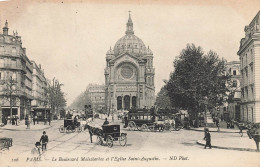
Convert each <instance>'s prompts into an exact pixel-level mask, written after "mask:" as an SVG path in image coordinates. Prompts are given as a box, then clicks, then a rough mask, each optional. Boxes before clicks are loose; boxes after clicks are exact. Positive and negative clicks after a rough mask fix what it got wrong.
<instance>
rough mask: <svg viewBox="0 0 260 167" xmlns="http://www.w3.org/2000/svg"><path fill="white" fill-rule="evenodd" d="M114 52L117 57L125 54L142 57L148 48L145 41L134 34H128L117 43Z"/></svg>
mask: <svg viewBox="0 0 260 167" xmlns="http://www.w3.org/2000/svg"><path fill="white" fill-rule="evenodd" d="M114 51H115V55H119V54H120V53H124V52H128V53H133V54H134V55H142V54H145V53H146V47H145V45H144V43H143V41H142V40H141V39H140V38H138V37H137V36H135V35H134V34H126V35H125V36H123V37H122V38H120V39H119V40H118V41H117V42H116V44H115V46H114Z"/></svg>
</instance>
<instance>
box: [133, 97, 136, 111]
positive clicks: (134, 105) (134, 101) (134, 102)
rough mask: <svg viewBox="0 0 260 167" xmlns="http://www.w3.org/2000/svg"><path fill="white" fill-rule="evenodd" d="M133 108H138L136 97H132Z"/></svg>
mask: <svg viewBox="0 0 260 167" xmlns="http://www.w3.org/2000/svg"><path fill="white" fill-rule="evenodd" d="M132 107H134V108H136V96H133V97H132Z"/></svg>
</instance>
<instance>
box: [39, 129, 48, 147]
mask: <svg viewBox="0 0 260 167" xmlns="http://www.w3.org/2000/svg"><path fill="white" fill-rule="evenodd" d="M48 141H49V139H48V136H47V135H46V132H45V131H43V135H42V137H41V139H40V142H42V151H43V148H44V149H45V150H46V146H47V143H48Z"/></svg>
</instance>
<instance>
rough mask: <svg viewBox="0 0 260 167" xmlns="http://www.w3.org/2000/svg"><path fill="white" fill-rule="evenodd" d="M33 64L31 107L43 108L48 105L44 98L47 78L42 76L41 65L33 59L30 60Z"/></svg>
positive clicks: (47, 83)
mask: <svg viewBox="0 0 260 167" xmlns="http://www.w3.org/2000/svg"><path fill="white" fill-rule="evenodd" d="M32 64H33V74H32V78H33V84H32V92H33V97H34V98H33V101H32V109H33V110H34V111H36V110H44V109H45V108H47V107H48V106H47V105H48V101H47V98H46V91H47V88H48V85H49V82H48V80H47V79H46V78H45V76H44V70H43V69H42V67H41V65H40V64H39V65H37V63H36V62H35V61H32Z"/></svg>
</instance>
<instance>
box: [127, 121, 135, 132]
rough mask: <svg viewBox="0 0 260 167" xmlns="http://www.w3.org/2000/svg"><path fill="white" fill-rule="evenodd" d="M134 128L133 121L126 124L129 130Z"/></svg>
mask: <svg viewBox="0 0 260 167" xmlns="http://www.w3.org/2000/svg"><path fill="white" fill-rule="evenodd" d="M135 127H136V125H135V123H134V122H133V121H130V122H129V123H128V128H129V130H135Z"/></svg>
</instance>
